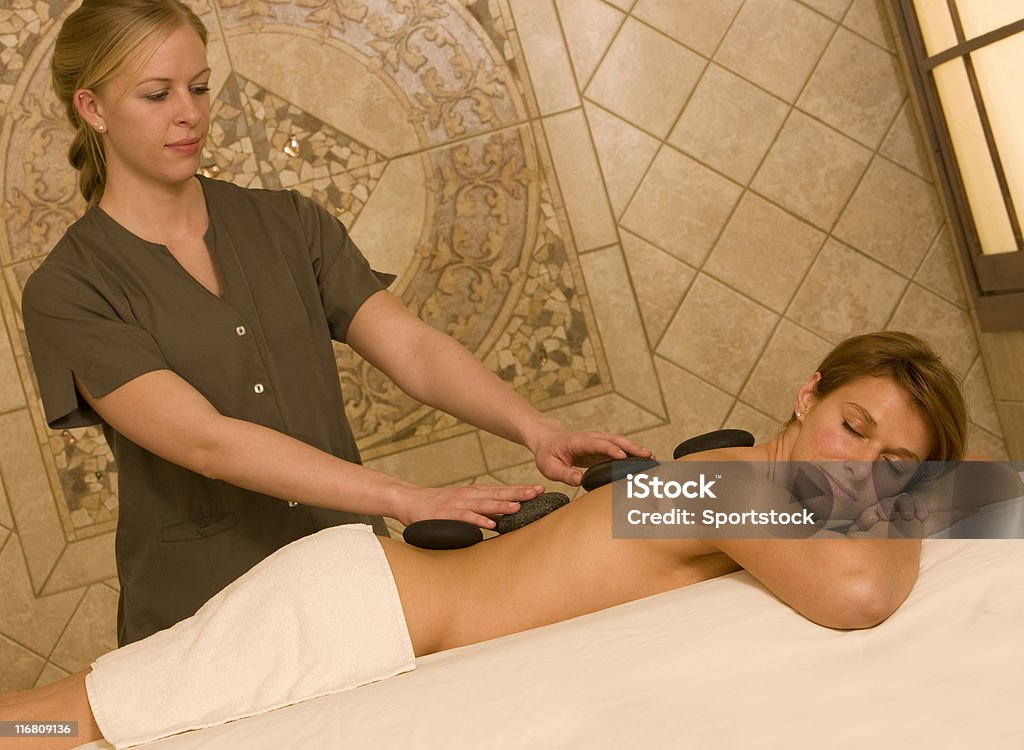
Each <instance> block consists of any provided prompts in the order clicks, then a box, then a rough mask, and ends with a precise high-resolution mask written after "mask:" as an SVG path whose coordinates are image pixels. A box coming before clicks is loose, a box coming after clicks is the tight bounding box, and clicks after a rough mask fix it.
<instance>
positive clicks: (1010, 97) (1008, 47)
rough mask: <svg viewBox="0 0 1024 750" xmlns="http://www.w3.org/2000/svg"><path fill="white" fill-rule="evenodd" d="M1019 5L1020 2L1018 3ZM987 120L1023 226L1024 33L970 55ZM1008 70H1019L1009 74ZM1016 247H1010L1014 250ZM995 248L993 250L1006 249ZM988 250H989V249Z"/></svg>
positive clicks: (1020, 223) (1018, 217)
mask: <svg viewBox="0 0 1024 750" xmlns="http://www.w3.org/2000/svg"><path fill="white" fill-rule="evenodd" d="M1018 4H1019V3H1018ZM971 59H972V60H973V62H974V71H975V73H976V74H977V76H978V85H979V87H980V88H981V95H982V98H983V99H984V100H985V109H986V110H987V111H988V119H989V122H990V123H991V125H992V132H993V133H995V139H996V143H997V144H998V145H999V161H1000V162H1001V163H1002V165H1003V171H1004V172H1005V173H1006V181H1007V183H1009V186H1010V197H1011V198H1013V207H1014V211H1015V213H1016V214H1017V222H1018V224H1019V225H1024V137H1022V135H1021V123H1024V97H1022V96H1021V86H1022V79H1024V34H1017V35H1015V36H1011V37H1007V38H1006V39H1002V40H1000V41H998V42H996V43H995V44H990V45H989V46H987V47H985V48H984V49H980V50H978V51H977V52H975V53H974V54H972V55H971ZM1008 71H1017V72H1016V74H1015V75H1014V74H1009V75H1008V73H1007V72H1008ZM1015 249H1016V246H1014V247H1012V248H1007V250H1015ZM1007 250H999V249H993V250H992V251H991V252H1006V251H1007ZM986 252H989V251H988V250H986Z"/></svg>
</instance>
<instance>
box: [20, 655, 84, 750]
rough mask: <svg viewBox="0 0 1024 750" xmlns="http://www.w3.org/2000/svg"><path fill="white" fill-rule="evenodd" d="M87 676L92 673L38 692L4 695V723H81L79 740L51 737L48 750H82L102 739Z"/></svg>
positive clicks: (58, 682)
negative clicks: (79, 749)
mask: <svg viewBox="0 0 1024 750" xmlns="http://www.w3.org/2000/svg"><path fill="white" fill-rule="evenodd" d="M87 674H89V670H88V669H84V670H82V671H81V672H77V673H75V674H73V675H71V676H70V677H65V678H64V679H62V680H57V681H56V682H54V683H52V684H50V685H46V686H44V687H41V688H37V689H35V690H25V691H22V692H20V693H6V694H3V695H0V721H46V722H58V721H77V722H78V735H77V736H75V737H60V736H52V737H47V740H46V747H47V748H52V749H53V750H64V748H72V747H78V746H79V745H84V744H85V743H86V742H92V741H93V740H98V739H102V737H103V735H102V734H101V733H100V728H99V727H98V726H96V719H95V718H94V717H93V715H92V709H91V708H90V707H89V697H88V696H87V695H86V692H85V676H86V675H87ZM40 747H41V745H40Z"/></svg>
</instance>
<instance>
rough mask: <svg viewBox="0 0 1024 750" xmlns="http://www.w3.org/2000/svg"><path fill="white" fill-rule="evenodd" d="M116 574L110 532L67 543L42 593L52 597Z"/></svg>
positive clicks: (111, 533) (112, 539) (112, 534)
mask: <svg viewBox="0 0 1024 750" xmlns="http://www.w3.org/2000/svg"><path fill="white" fill-rule="evenodd" d="M116 575H117V565H116V563H115V561H114V532H113V531H110V532H108V533H106V534H97V535H96V536H92V537H89V538H87V539H80V540H78V541H74V542H70V543H69V544H68V545H67V546H66V547H65V548H64V553H63V554H62V555H61V556H60V559H59V560H58V561H57V564H56V565H54V567H53V572H52V573H51V574H50V577H49V579H47V581H46V586H44V587H43V591H42V593H43V594H55V593H58V592H60V591H67V590H68V589H71V588H77V587H79V586H83V585H86V584H90V583H93V582H95V581H100V580H102V579H104V578H110V577H111V576H116Z"/></svg>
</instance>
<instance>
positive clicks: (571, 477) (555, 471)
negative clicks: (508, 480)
mask: <svg viewBox="0 0 1024 750" xmlns="http://www.w3.org/2000/svg"><path fill="white" fill-rule="evenodd" d="M533 453H534V456H535V457H536V459H537V468H538V469H540V471H541V473H542V474H543V475H544V476H546V477H547V478H548V479H551V480H553V481H556V482H563V483H564V484H569V485H572V486H573V487H578V486H579V483H580V481H581V480H582V479H583V472H582V471H581V470H580V469H579V468H577V467H584V468H586V467H588V466H591V465H593V464H595V463H597V462H599V461H604V460H606V459H609V458H612V459H621V458H628V457H630V456H639V457H642V458H654V454H653V453H652V452H651V451H650V450H648V449H647V448H644V447H643V446H642V445H640V444H639V443H637V442H634V441H632V440H630V439H629V438H627V437H624V436H622V435H616V434H614V433H610V432H568V431H566V430H554V431H551V432H549V433H547V434H546V435H545V436H544V438H543V439H541V440H540V441H539V442H538V443H537V445H536V447H535V448H533Z"/></svg>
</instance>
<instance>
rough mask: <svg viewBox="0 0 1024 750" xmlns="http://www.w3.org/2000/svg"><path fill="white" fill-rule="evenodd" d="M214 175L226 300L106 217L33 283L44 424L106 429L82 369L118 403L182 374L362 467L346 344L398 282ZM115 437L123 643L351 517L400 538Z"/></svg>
mask: <svg viewBox="0 0 1024 750" xmlns="http://www.w3.org/2000/svg"><path fill="white" fill-rule="evenodd" d="M199 179H200V180H201V183H202V186H203V191H204V193H205V196H206V204H207V208H208V210H209V215H210V224H209V229H208V230H207V233H206V238H205V239H206V245H207V247H208V248H209V250H210V253H211V256H212V258H213V262H214V264H215V266H216V267H217V269H218V271H219V276H220V279H221V283H222V288H223V293H224V298H223V299H221V298H220V297H217V296H216V295H214V294H212V293H211V292H210V291H209V290H207V289H206V288H205V287H204V286H202V285H201V284H200V283H199V282H198V281H196V280H195V279H194V278H193V277H192V276H191V275H190V274H189V273H188V272H187V271H186V270H185V269H184V268H183V267H182V266H181V265H180V264H179V263H178V262H177V260H176V259H175V258H174V257H173V256H172V255H171V253H170V252H169V251H168V250H167V248H166V247H164V246H163V245H156V244H153V243H150V242H146V241H145V240H142V239H140V238H139V237H137V236H135V235H134V234H132V233H130V232H129V231H128V230H126V229H125V228H124V227H122V226H121V225H119V224H118V223H117V222H115V221H114V220H113V219H112V218H111V217H110V216H108V215H107V214H106V213H104V212H103V211H102V210H101V209H99V208H98V207H93V208H91V209H89V210H88V211H87V212H86V214H85V215H84V216H83V217H82V218H81V219H80V220H79V221H77V222H75V224H73V225H72V226H71V227H70V228H69V229H68V231H67V233H66V234H65V235H64V237H63V238H62V239H61V240H60V242H59V243H58V244H57V246H56V247H55V248H54V249H53V251H52V252H51V253H50V255H49V256H48V257H47V258H46V260H45V261H43V263H42V265H40V266H39V268H38V269H37V270H36V271H35V272H34V273H33V274H32V276H31V277H30V278H29V280H28V282H27V283H26V285H25V290H24V294H23V298H22V307H23V312H24V319H25V331H26V333H27V336H28V343H29V349H30V351H31V355H32V360H33V363H34V365H35V371H36V377H37V379H38V382H39V392H40V393H41V395H42V398H43V406H44V409H45V412H46V420H47V422H48V423H49V425H50V427H52V428H54V429H63V428H65V427H81V426H86V425H94V424H100V423H101V420H100V418H99V416H98V415H97V414H96V413H95V412H94V411H93V410H92V409H91V408H90V407H89V405H88V404H87V403H86V402H85V401H84V400H83V399H82V397H81V395H80V394H79V393H78V391H77V389H76V388H75V385H74V381H73V377H72V374H74V375H75V376H77V377H78V378H79V380H80V381H81V382H82V383H84V384H85V387H86V388H88V389H89V391H90V392H91V393H92V394H93V395H95V396H103V395H105V394H107V393H109V392H110V391H112V390H114V389H116V388H117V387H118V386H120V385H122V384H124V383H126V382H128V381H129V380H131V379H133V378H135V377H137V376H139V375H142V374H144V373H146V372H150V371H153V370H160V369H169V370H172V371H174V372H175V373H177V374H178V375H180V376H181V377H183V378H184V379H185V380H187V381H188V382H189V383H190V384H191V385H192V386H194V387H195V388H196V389H197V390H198V391H199V392H201V393H202V394H203V395H204V396H205V397H206V398H207V399H208V400H209V401H210V403H211V404H213V406H214V407H215V408H216V409H217V410H218V411H219V412H220V413H222V414H225V415H227V416H231V417H235V418H238V419H245V420H248V421H250V422H254V423H256V424H260V425H264V426H266V427H270V428H272V429H275V430H278V431H280V432H284V433H287V434H288V435H291V436H293V437H295V438H297V439H299V440H302V441H304V442H306V443H309V444H310V445H313V446H315V447H317V448H320V449H322V450H324V451H327V452H328V453H332V454H333V455H336V456H340V457H341V458H344V459H346V460H348V461H354V462H358V461H359V452H358V450H357V448H356V443H355V440H354V439H353V436H352V431H351V429H350V428H349V424H348V421H347V420H346V418H345V413H344V404H343V400H342V394H341V388H340V386H339V382H338V372H337V366H336V364H335V360H334V354H333V350H332V345H331V339H332V338H333V339H335V340H337V341H344V340H345V334H346V331H347V330H348V326H349V323H350V322H351V321H352V317H353V316H354V315H355V312H356V310H358V309H359V306H360V305H362V303H363V302H364V301H365V300H366V299H367V298H368V297H369V296H370V295H371V294H373V293H375V292H377V291H379V290H381V289H383V288H385V286H386V284H388V283H390V281H391V280H392V279H393V278H394V277H388V276H386V275H384V274H380V275H378V274H376V272H374V271H373V270H372V269H371V268H370V266H369V264H368V263H367V262H366V260H365V259H364V258H363V256H362V254H361V253H360V252H359V250H358V248H357V247H356V246H355V244H354V243H353V242H352V241H351V239H350V238H349V236H348V233H347V232H346V230H345V228H344V227H343V226H342V225H341V224H340V223H339V222H338V221H337V220H336V219H334V218H333V217H332V216H331V215H330V214H329V213H328V212H327V211H325V210H324V209H323V208H322V207H320V206H319V205H317V204H316V203H314V202H313V201H311V200H308V199H306V198H304V197H302V196H300V195H299V194H298V193H295V192H290V191H289V192H272V191H265V190H247V189H244V188H240V187H237V186H234V185H231V184H229V183H225V182H219V181H214V180H206V179H203V178H199ZM103 431H104V434H105V435H106V438H107V442H108V443H109V445H110V448H111V450H112V451H113V454H114V457H115V459H116V461H117V467H118V492H119V503H120V507H119V517H118V524H117V535H116V541H115V555H116V560H117V573H118V579H119V580H120V583H121V594H120V599H119V603H118V617H117V623H118V643H119V644H121V645H124V644H126V643H131V642H132V641H136V640H139V639H141V638H144V637H146V636H148V635H150V634H151V633H154V632H156V631H158V630H162V629H163V628H166V627H169V626H170V625H173V624H174V623H175V622H177V621H179V620H181V619H183V618H185V617H188V616H189V615H191V614H193V613H194V612H195V611H196V610H197V609H198V608H199V607H200V606H201V605H202V604H203V603H204V602H205V601H207V600H208V599H209V598H210V597H212V596H213V595H214V594H215V593H217V592H218V591H219V590H220V589H222V588H223V587H224V586H226V585H227V584H228V583H230V582H231V581H233V580H234V579H236V578H238V577H239V576H240V575H242V574H243V573H244V572H245V571H247V570H248V569H249V568H251V567H252V566H253V565H255V564H256V563H257V562H259V561H260V560H262V559H263V558H264V557H266V556H267V555H269V554H271V553H272V552H274V551H275V550H276V549H278V548H280V547H282V546H284V545H286V544H288V543H289V542H292V541H294V540H296V539H299V538H300V537H303V536H305V535H307V534H310V533H313V532H315V531H318V530H319V529H322V528H325V527H327V526H332V525H336V524H341V523H372V524H373V525H374V528H375V530H377V532H378V533H382V534H386V529H385V527H384V525H383V521H382V520H381V519H380V518H372V517H368V516H361V515H355V514H350V513H342V512H337V511H328V510H323V509H319V508H312V507H308V506H302V505H299V506H297V507H294V508H290V507H289V506H288V504H287V503H286V502H283V501H282V500H279V499H276V498H272V497H269V496H267V495H262V494H259V493H256V492H251V491H249V490H244V489H241V488H239V487H236V486H234V485H230V484H228V483H226V482H222V481H219V480H212V479H207V478H206V477H204V476H202V475H200V474H197V473H195V472H192V471H189V470H188V469H185V468H182V467H180V466H178V465H176V464H172V463H170V462H168V461H165V460H163V459H161V458H159V457H157V456H155V455H154V454H152V453H150V452H149V451H147V450H145V449H144V448H142V447H140V446H138V445H136V444H135V443H133V442H132V441H130V440H128V439H127V438H126V437H124V436H123V435H121V434H119V433H118V432H117V431H116V430H114V429H112V428H111V427H110V425H107V424H105V423H103ZM332 572H336V571H332ZM295 574H296V575H297V576H299V575H320V574H322V571H296V572H295Z"/></svg>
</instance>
